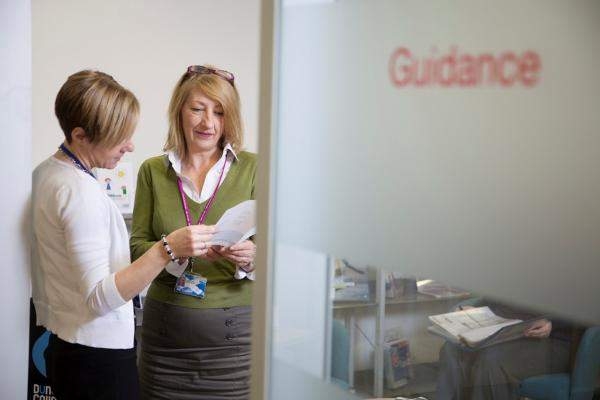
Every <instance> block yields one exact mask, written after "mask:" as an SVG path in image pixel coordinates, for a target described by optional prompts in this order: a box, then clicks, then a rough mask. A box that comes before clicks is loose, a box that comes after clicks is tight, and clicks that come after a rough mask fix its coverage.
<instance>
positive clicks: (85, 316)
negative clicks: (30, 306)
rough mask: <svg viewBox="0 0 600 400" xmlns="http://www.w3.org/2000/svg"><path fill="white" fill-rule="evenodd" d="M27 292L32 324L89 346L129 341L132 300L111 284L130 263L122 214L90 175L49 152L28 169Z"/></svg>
mask: <svg viewBox="0 0 600 400" xmlns="http://www.w3.org/2000/svg"><path fill="white" fill-rule="evenodd" d="M32 212H33V243H32V297H33V302H34V305H35V310H36V314H37V324H38V325H43V326H45V327H46V328H47V329H48V330H50V331H51V332H53V333H55V334H56V335H57V336H58V337H60V338H61V339H62V340H64V341H67V342H70V343H79V344H82V345H86V346H91V347H100V348H111V349H127V348H132V347H133V333H134V321H133V306H132V303H131V301H125V300H124V299H123V298H122V297H121V295H120V294H119V292H118V290H117V287H116V285H115V273H116V272H117V271H119V270H120V269H122V268H124V267H126V266H127V265H129V264H130V262H131V261H130V256H129V240H128V234H127V229H126V227H125V222H124V221H123V217H122V215H121V213H120V212H119V210H118V208H117V206H116V205H115V204H114V202H113V201H112V200H111V199H110V198H109V197H108V196H107V194H106V193H105V192H104V190H103V189H102V187H101V186H100V185H99V184H98V182H97V181H96V180H94V179H93V178H92V177H91V176H89V175H88V174H86V173H85V172H83V171H81V170H79V169H78V168H76V167H75V165H73V164H71V163H67V162H64V161H60V160H58V159H57V158H55V157H50V158H48V159H47V160H46V161H44V162H42V163H41V164H40V165H39V166H38V167H37V168H36V169H35V171H34V172H33V193H32Z"/></svg>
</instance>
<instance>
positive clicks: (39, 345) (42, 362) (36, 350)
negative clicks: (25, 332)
mask: <svg viewBox="0 0 600 400" xmlns="http://www.w3.org/2000/svg"><path fill="white" fill-rule="evenodd" d="M49 340H50V332H49V331H46V332H44V333H43V334H42V336H40V337H39V338H38V339H37V340H36V341H35V343H34V344H33V349H31V358H32V359H33V365H35V367H36V368H37V370H38V371H39V372H40V374H42V375H44V377H46V358H45V357H44V352H45V351H46V348H47V347H48V341H49Z"/></svg>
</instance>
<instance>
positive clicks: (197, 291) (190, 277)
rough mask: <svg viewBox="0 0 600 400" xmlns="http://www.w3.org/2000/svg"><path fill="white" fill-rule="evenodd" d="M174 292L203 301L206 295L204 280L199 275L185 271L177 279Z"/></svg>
mask: <svg viewBox="0 0 600 400" xmlns="http://www.w3.org/2000/svg"><path fill="white" fill-rule="evenodd" d="M175 291H176V292H177V293H181V294H185V295H187V296H192V297H198V298H200V299H203V298H204V295H205V293H206V278H205V277H203V276H202V275H200V274H195V273H193V272H190V271H186V272H184V273H183V274H181V276H180V277H179V279H177V283H176V284H175Z"/></svg>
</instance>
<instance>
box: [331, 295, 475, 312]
mask: <svg viewBox="0 0 600 400" xmlns="http://www.w3.org/2000/svg"><path fill="white" fill-rule="evenodd" d="M470 296H471V295H470V294H463V295H458V296H447V297H434V296H430V295H427V294H422V293H417V295H416V296H415V297H396V298H391V299H385V305H386V306H387V305H393V304H411V303H427V302H434V301H446V300H461V299H467V298H469V297H470ZM374 306H377V303H376V302H372V301H335V300H334V302H333V308H334V309H335V310H340V309H344V308H363V307H374Z"/></svg>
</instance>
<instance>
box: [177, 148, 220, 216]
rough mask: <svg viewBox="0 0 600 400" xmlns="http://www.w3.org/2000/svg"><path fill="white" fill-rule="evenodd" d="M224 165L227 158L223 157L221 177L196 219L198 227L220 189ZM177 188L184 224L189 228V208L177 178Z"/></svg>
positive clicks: (179, 179)
mask: <svg viewBox="0 0 600 400" xmlns="http://www.w3.org/2000/svg"><path fill="white" fill-rule="evenodd" d="M226 165H227V156H225V162H223V168H221V175H220V176H219V182H217V187H215V191H214V192H213V194H212V196H210V198H209V199H208V201H207V202H206V206H205V207H204V211H202V214H201V215H200V218H199V219H198V225H200V224H202V223H203V222H204V220H205V219H206V215H207V214H208V211H210V208H211V207H212V205H213V202H214V201H215V197H216V196H217V191H218V190H219V188H220V187H221V181H222V179H223V173H224V172H225V166H226ZM177 187H178V188H179V194H180V195H181V204H182V205H183V211H184V212H185V222H187V225H188V226H190V225H192V218H191V217H190V208H189V207H188V203H187V200H186V199H185V192H184V191H183V183H182V182H181V178H180V177H177Z"/></svg>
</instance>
